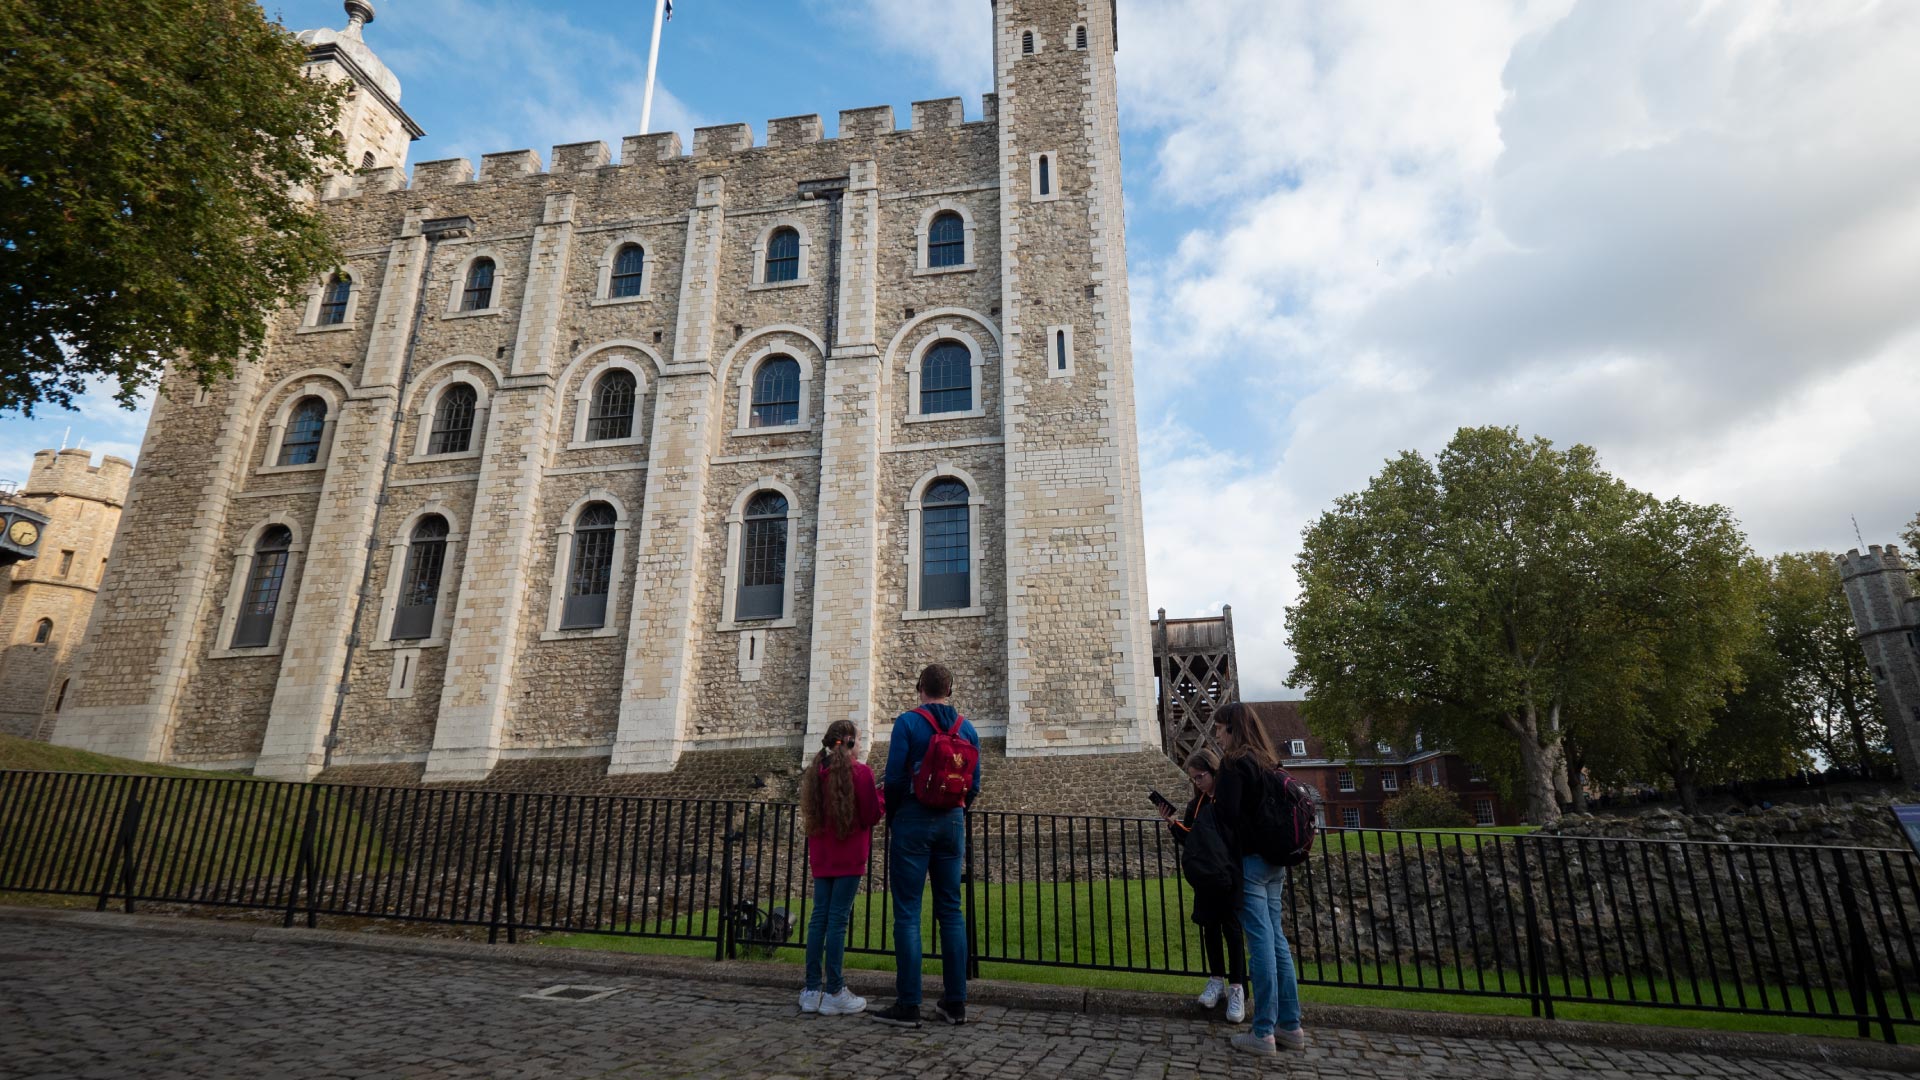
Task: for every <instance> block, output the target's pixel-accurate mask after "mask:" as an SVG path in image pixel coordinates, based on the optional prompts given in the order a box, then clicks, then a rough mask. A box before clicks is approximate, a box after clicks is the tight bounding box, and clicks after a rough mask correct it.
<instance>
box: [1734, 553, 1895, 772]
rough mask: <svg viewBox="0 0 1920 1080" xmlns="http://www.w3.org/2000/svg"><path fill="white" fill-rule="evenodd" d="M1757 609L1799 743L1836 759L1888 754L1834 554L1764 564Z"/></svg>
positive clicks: (1878, 760) (1868, 759)
mask: <svg viewBox="0 0 1920 1080" xmlns="http://www.w3.org/2000/svg"><path fill="white" fill-rule="evenodd" d="M1767 573H1768V589H1767V595H1766V598H1765V599H1764V600H1763V601H1762V604H1761V611H1762V615H1763V618H1764V620H1765V624H1766V630H1767V638H1768V641H1769V643H1770V644H1771V647H1772V650H1773V652H1774V653H1775V655H1776V656H1777V657H1778V662H1779V664H1780V666H1781V669H1782V678H1783V686H1782V688H1781V693H1782V694H1783V695H1784V696H1785V697H1786V698H1787V699H1788V700H1789V701H1790V702H1791V707H1792V709H1793V711H1794V713H1795V716H1796V718H1797V719H1798V720H1799V721H1800V724H1801V731H1800V733H1799V736H1798V742H1799V744H1800V745H1801V746H1803V747H1806V748H1809V749H1813V750H1818V751H1819V753H1820V756H1822V757H1824V758H1826V759H1827V760H1828V761H1829V762H1831V763H1833V764H1835V765H1847V766H1854V767H1871V766H1874V765H1883V764H1886V763H1888V762H1890V761H1891V760H1892V758H1893V755H1892V753H1891V752H1890V751H1889V750H1888V748H1887V724H1886V718H1885V716H1884V715H1882V713H1881V711H1880V699H1879V696H1878V694H1877V693H1875V691H1874V686H1873V669H1872V666H1871V665H1869V664H1868V663H1867V657H1866V653H1865V652H1863V651H1862V650H1861V648H1860V644H1859V642H1857V641H1855V640H1854V627H1853V612H1852V610H1851V609H1850V608H1849V607H1848V605H1847V596H1846V592H1845V590H1844V589H1843V588H1842V587H1841V584H1840V571H1839V568H1838V566H1837V565H1836V558H1835V556H1834V555H1832V554H1830V553H1828V552H1824V551H1816V552H1808V553H1804V554H1788V555H1781V556H1778V557H1777V558H1775V559H1773V560H1772V561H1771V562H1770V563H1769V564H1768V566H1767Z"/></svg>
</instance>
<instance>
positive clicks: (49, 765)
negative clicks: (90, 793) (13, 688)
mask: <svg viewBox="0 0 1920 1080" xmlns="http://www.w3.org/2000/svg"><path fill="white" fill-rule="evenodd" d="M0 769H20V770H23V771H26V772H71V773H128V774H133V775H136V776H227V777H237V776H242V775H243V774H241V773H231V772H207V771H206V770H203V769H183V768H180V767H179V766H177V765H153V764H149V763H148V762H145V761H134V760H133V759H131V758H119V757H110V756H108V755H106V754H95V753H92V752H90V751H87V750H74V749H72V748H70V747H65V746H54V745H52V744H51V743H43V742H36V741H34V740H32V739H22V738H19V737H17V736H14V735H0Z"/></svg>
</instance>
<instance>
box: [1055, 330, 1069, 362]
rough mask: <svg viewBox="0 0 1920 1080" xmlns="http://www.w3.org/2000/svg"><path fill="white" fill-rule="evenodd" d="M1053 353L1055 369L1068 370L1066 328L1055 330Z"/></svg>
mask: <svg viewBox="0 0 1920 1080" xmlns="http://www.w3.org/2000/svg"><path fill="white" fill-rule="evenodd" d="M1053 355H1054V361H1053V363H1054V367H1055V369H1056V370H1059V371H1065V370H1067V332H1066V331H1065V330H1055V331H1054V332H1053Z"/></svg>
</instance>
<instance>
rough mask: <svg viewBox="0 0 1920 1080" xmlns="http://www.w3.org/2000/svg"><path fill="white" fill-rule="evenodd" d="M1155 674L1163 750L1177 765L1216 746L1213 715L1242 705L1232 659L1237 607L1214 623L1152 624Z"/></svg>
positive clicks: (1203, 620) (1158, 621)
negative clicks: (1232, 705)
mask: <svg viewBox="0 0 1920 1080" xmlns="http://www.w3.org/2000/svg"><path fill="white" fill-rule="evenodd" d="M1153 673H1154V676H1155V678H1156V679H1157V680H1158V682H1159V685H1160V694H1159V696H1160V745H1161V746H1162V747H1164V748H1165V749H1166V751H1167V756H1168V757H1171V758H1172V759H1173V760H1174V762H1175V763H1177V764H1185V762H1186V760H1187V758H1188V756H1189V755H1191V754H1192V753H1193V752H1194V751H1196V750H1198V749H1200V748H1201V747H1203V746H1215V745H1216V744H1215V742H1214V738H1213V711H1214V710H1215V709H1218V708H1219V707H1220V706H1222V705H1226V704H1228V703H1230V702H1235V701H1239V700H1240V663H1239V661H1238V660H1236V659H1235V657H1234V653H1233V607H1232V606H1231V605H1227V606H1224V607H1222V608H1221V609H1220V614H1219V615H1218V616H1215V617H1209V618H1201V619H1169V618H1167V609H1165V608H1161V609H1160V613H1159V617H1158V618H1156V619H1155V620H1154V622H1153Z"/></svg>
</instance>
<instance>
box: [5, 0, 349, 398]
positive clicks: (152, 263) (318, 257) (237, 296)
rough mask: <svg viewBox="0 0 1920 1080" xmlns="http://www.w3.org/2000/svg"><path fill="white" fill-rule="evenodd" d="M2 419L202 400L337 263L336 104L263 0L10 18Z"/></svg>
mask: <svg viewBox="0 0 1920 1080" xmlns="http://www.w3.org/2000/svg"><path fill="white" fill-rule="evenodd" d="M0 43H4V44H0V100H4V101H6V103H7V107H6V108H5V109H4V110H0V282H4V288H0V410H20V411H23V412H26V413H28V414H29V415H30V414H31V413H32V411H33V409H34V408H35V407H36V406H38V405H43V404H52V405H56V406H66V405H69V404H71V402H72V400H73V398H74V396H75V395H77V394H79V393H81V392H82V391H83V390H84V389H85V387H86V384H87V382H88V381H89V380H90V379H93V378H100V377H105V378H108V379H111V380H113V381H115V382H116V383H117V386H118V390H117V393H116V395H115V396H116V397H117V399H118V400H119V401H120V402H121V404H123V405H131V404H132V402H133V400H134V398H135V396H136V395H137V394H138V392H139V391H140V390H141V388H142V387H144V386H146V385H147V384H149V383H152V382H154V381H155V380H156V379H157V377H158V375H159V373H160V368H161V364H162V362H163V361H164V362H169V363H171V364H172V365H173V367H174V368H175V370H177V371H179V372H181V373H184V374H185V375H187V376H189V377H191V378H193V379H195V380H197V381H198V382H200V383H202V384H206V383H209V382H211V381H212V380H213V379H215V378H217V377H220V376H223V375H226V374H228V373H230V372H231V370H232V363H233V360H234V359H235V358H238V357H243V356H246V355H247V354H248V353H249V352H250V351H252V350H253V349H254V348H256V347H257V346H258V345H259V344H260V342H261V341H262V340H263V338H264V337H265V334H266V328H267V317H268V315H269V313H270V311H271V310H272V309H273V308H274V307H275V306H276V305H277V304H279V303H281V302H284V301H285V300H287V299H289V298H291V297H292V296H294V295H295V294H296V292H298V291H299V290H300V289H301V287H302V286H303V285H304V284H305V283H306V282H308V281H309V280H310V279H311V278H313V277H314V276H315V275H316V274H319V273H321V272H323V271H324V270H327V269H330V268H331V267H332V266H333V265H334V264H335V262H336V261H337V252H336V249H335V246H334V243H333V241H332V239H331V237H330V235H329V231H328V229H327V227H326V224H325V221H324V219H323V217H322V216H321V214H320V212H319V211H318V209H317V208H316V207H315V206H314V205H313V203H312V202H311V201H309V200H307V199H305V198H304V197H303V196H302V195H301V194H300V191H301V190H302V189H309V190H310V189H314V188H317V187H318V186H319V184H320V182H321V181H322V180H323V179H324V178H325V177H326V176H327V175H328V174H331V173H336V172H340V171H343V170H344V168H345V161H344V160H343V158H342V157H341V154H342V147H341V146H340V145H339V140H338V139H337V138H335V137H334V136H333V135H332V134H331V131H332V129H333V127H334V125H335V123H336V122H337V119H338V116H339V112H340V104H341V100H342V96H343V90H342V88H339V87H335V86H332V85H329V84H328V83H326V82H325V81H323V80H315V79H309V78H306V77H304V76H303V75H302V64H303V63H304V61H305V52H304V51H303V50H302V48H301V47H300V45H299V44H298V43H297V42H295V41H294V40H293V38H292V36H291V35H289V34H287V33H286V32H285V31H284V30H283V29H281V28H280V27H279V26H278V25H276V24H273V23H270V22H268V21H267V20H266V19H265V17H264V16H263V15H262V13H261V10H260V8H259V6H258V5H257V4H255V3H254V2H253V0H165V2H161V0H114V2H112V3H101V2H99V0H0Z"/></svg>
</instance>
